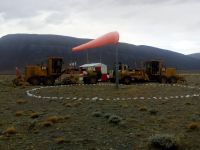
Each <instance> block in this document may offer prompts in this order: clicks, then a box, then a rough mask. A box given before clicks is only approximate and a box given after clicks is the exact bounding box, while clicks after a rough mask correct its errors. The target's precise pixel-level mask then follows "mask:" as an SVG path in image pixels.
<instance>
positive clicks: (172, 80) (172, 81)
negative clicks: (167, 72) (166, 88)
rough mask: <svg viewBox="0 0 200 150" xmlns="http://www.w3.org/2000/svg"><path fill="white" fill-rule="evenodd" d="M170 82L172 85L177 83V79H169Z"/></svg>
mask: <svg viewBox="0 0 200 150" xmlns="http://www.w3.org/2000/svg"><path fill="white" fill-rule="evenodd" d="M169 82H170V83H177V79H176V78H175V77H171V78H170V79H169Z"/></svg>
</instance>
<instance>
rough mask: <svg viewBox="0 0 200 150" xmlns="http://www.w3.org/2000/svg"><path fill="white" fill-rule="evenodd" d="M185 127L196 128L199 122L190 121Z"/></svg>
mask: <svg viewBox="0 0 200 150" xmlns="http://www.w3.org/2000/svg"><path fill="white" fill-rule="evenodd" d="M187 128H188V129H191V130H196V129H198V128H199V123H198V122H192V123H190V124H189V125H188V126H187Z"/></svg>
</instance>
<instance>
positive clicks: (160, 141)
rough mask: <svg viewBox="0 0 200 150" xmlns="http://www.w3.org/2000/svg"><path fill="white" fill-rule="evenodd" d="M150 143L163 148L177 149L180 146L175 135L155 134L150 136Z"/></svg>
mask: <svg viewBox="0 0 200 150" xmlns="http://www.w3.org/2000/svg"><path fill="white" fill-rule="evenodd" d="M149 140H150V144H151V145H152V146H154V147H159V148H163V149H175V148H177V147H178V141H179V140H178V139H177V137H175V136H174V135H169V134H155V135H153V136H151V137H150V138H149Z"/></svg>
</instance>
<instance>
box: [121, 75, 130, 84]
mask: <svg viewBox="0 0 200 150" xmlns="http://www.w3.org/2000/svg"><path fill="white" fill-rule="evenodd" d="M123 83H124V84H126V85H129V84H131V78H130V77H125V78H124V82H123Z"/></svg>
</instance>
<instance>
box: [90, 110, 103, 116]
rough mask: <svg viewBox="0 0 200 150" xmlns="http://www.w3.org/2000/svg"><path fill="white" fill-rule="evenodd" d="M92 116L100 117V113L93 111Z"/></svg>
mask: <svg viewBox="0 0 200 150" xmlns="http://www.w3.org/2000/svg"><path fill="white" fill-rule="evenodd" d="M92 116H94V117H101V116H102V113H101V112H100V111H95V112H93V113H92Z"/></svg>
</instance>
